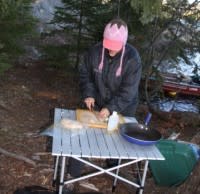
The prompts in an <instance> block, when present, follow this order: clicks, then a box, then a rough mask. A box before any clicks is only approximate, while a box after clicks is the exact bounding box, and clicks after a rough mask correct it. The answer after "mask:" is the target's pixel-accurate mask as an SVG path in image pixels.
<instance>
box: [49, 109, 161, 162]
mask: <svg viewBox="0 0 200 194" xmlns="http://www.w3.org/2000/svg"><path fill="white" fill-rule="evenodd" d="M62 118H68V119H72V120H74V119H75V118H76V115H75V111H73V110H66V109H59V108H56V109H55V115H54V128H53V149H52V155H55V156H75V157H86V158H116V159H144V160H164V157H163V156H162V154H161V153H160V152H159V150H158V149H157V147H156V146H155V145H150V146H149V145H148V146H141V145H136V144H132V143H129V142H128V141H126V140H125V139H124V138H123V137H122V136H121V135H120V134H119V132H118V131H116V132H113V133H110V134H109V133H107V131H106V129H97V128H83V129H81V130H68V129H65V128H63V127H61V126H60V125H59V122H60V120H61V119H62ZM133 121H135V122H137V121H136V120H134V118H132V122H133Z"/></svg>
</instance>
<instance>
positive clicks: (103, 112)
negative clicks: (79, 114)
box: [99, 108, 110, 118]
mask: <svg viewBox="0 0 200 194" xmlns="http://www.w3.org/2000/svg"><path fill="white" fill-rule="evenodd" d="M99 116H100V117H101V118H107V117H109V116H110V111H109V110H108V109H107V108H102V109H101V111H100V112H99Z"/></svg>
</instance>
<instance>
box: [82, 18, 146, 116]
mask: <svg viewBox="0 0 200 194" xmlns="http://www.w3.org/2000/svg"><path fill="white" fill-rule="evenodd" d="M127 38H128V28H127V24H126V23H125V22H124V21H123V20H121V19H114V20H111V21H110V22H109V23H108V24H107V25H106V27H105V30H104V34H103V42H101V43H98V44H97V45H95V46H94V47H92V48H91V49H90V50H89V52H88V53H87V55H85V57H84V61H83V63H82V64H81V65H80V88H81V93H82V97H83V101H84V103H85V104H86V106H87V108H88V109H89V110H91V109H93V108H94V106H95V107H97V108H98V109H99V110H100V113H99V115H100V117H108V116H109V115H110V114H112V112H113V111H116V112H118V113H121V114H123V115H125V116H133V115H134V114H135V111H136V107H137V103H138V87H139V83H140V78H141V70H142V67H141V60H140V56H139V54H138V52H137V50H136V49H135V48H134V47H133V46H131V45H130V44H128V43H127Z"/></svg>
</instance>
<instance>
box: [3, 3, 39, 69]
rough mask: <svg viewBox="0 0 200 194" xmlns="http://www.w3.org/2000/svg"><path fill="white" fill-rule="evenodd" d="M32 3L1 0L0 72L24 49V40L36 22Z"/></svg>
mask: <svg viewBox="0 0 200 194" xmlns="http://www.w3.org/2000/svg"><path fill="white" fill-rule="evenodd" d="M30 3H31V2H30V1H28V0H0V25H1V30H0V72H3V71H4V70H6V69H8V68H9V67H10V66H11V64H12V62H13V61H15V60H16V58H17V57H18V56H19V55H20V54H21V53H22V52H23V51H24V50H23V44H22V40H23V39H24V38H28V33H29V32H31V31H32V29H33V26H34V24H35V20H34V19H33V17H32V15H31V12H30V9H31V7H30ZM29 35H30V34H29Z"/></svg>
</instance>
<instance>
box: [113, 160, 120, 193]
mask: <svg viewBox="0 0 200 194" xmlns="http://www.w3.org/2000/svg"><path fill="white" fill-rule="evenodd" d="M120 164H121V159H119V160H118V166H119V165H120ZM118 174H119V168H118V169H117V170H116V175H118ZM116 185H117V177H115V179H114V182H113V187H112V192H114V191H115V187H116Z"/></svg>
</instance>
